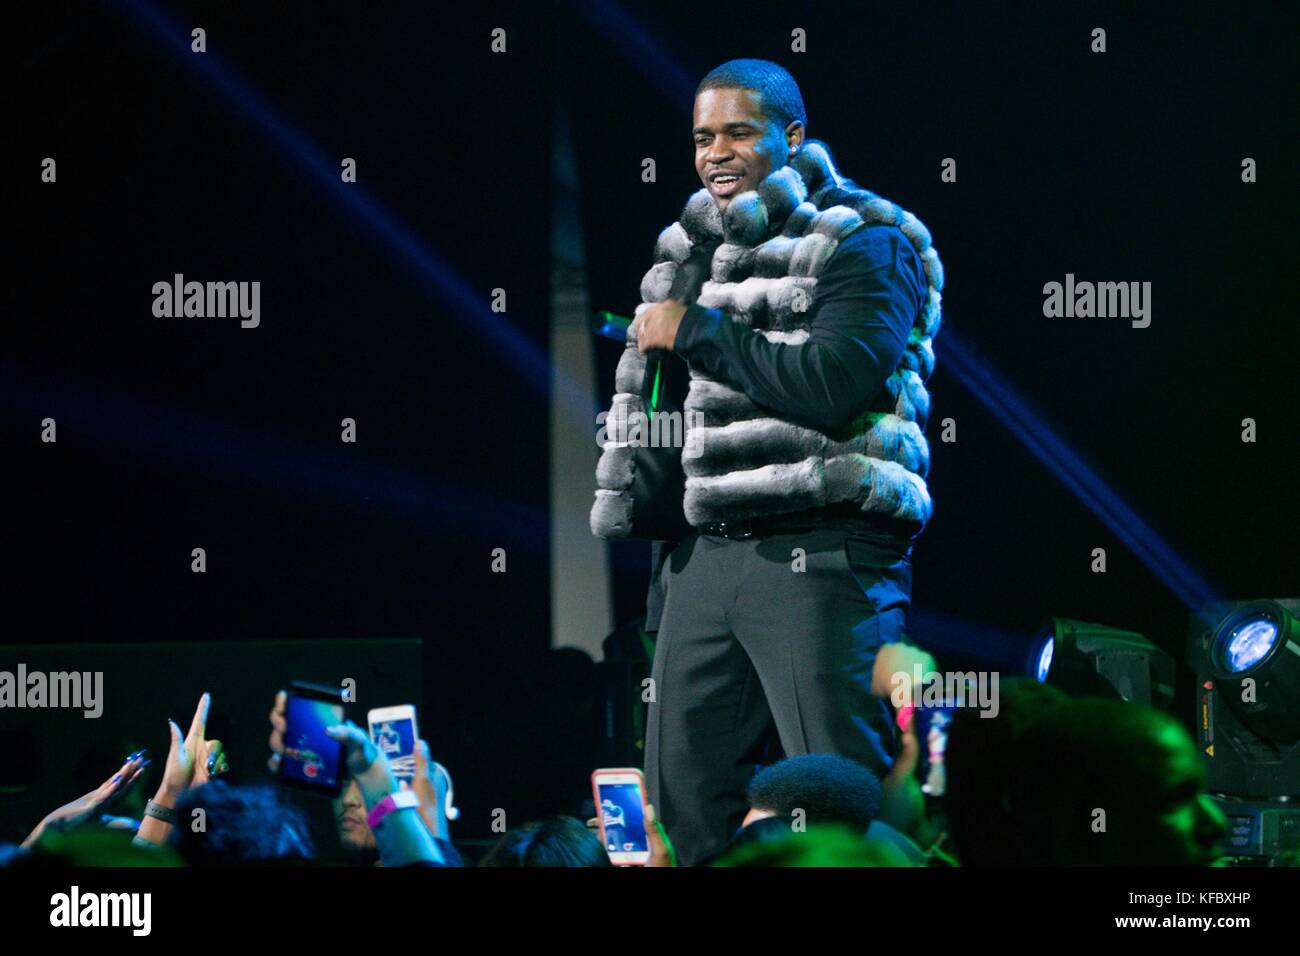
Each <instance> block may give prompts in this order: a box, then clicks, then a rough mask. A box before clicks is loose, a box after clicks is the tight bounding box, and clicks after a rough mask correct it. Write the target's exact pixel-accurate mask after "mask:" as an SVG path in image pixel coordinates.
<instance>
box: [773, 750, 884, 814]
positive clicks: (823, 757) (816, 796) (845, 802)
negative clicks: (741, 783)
mask: <svg viewBox="0 0 1300 956" xmlns="http://www.w3.org/2000/svg"><path fill="white" fill-rule="evenodd" d="M748 797H749V805H750V806H751V807H753V808H754V809H755V810H771V811H773V812H774V813H776V814H777V816H782V817H785V818H786V821H787V822H788V821H789V818H790V815H791V814H792V813H794V811H795V810H802V811H803V812H804V815H805V816H804V820H805V821H806V822H807V823H809V824H813V823H843V824H845V825H847V826H850V827H857V828H859V829H862V830H865V829H866V828H867V827H869V826H870V825H871V822H872V821H873V820H875V819H876V816H877V814H879V813H880V781H879V780H878V779H877V778H876V775H875V774H874V773H872V772H871V771H870V770H868V769H867V768H866V767H864V766H862V764H860V763H857V762H856V761H854V760H850V759H849V758H848V757H842V756H840V755H839V754H804V755H803V756H799V757H789V758H787V759H786V760H782V761H781V762H780V763H774V764H772V766H770V767H765V768H764V769H762V770H760V771H759V772H758V773H756V774H755V775H754V778H753V779H752V780H750V782H749V790H748Z"/></svg>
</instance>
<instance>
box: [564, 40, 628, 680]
mask: <svg viewBox="0 0 1300 956" xmlns="http://www.w3.org/2000/svg"><path fill="white" fill-rule="evenodd" d="M561 74H562V70H561V69H559V64H557V69H556V71H555V73H554V74H553V75H554V76H555V77H556V79H555V92H554V98H553V102H554V105H555V114H554V115H555V129H554V130H553V139H552V144H553V145H552V152H551V195H552V203H551V340H550V351H551V363H552V367H553V369H554V373H555V376H557V377H558V376H568V378H569V379H570V380H571V381H572V382H573V384H574V385H575V386H576V387H577V388H578V389H579V390H582V391H583V392H584V393H585V394H588V395H591V396H593V400H592V406H593V411H592V415H591V417H590V419H589V420H587V421H581V420H578V421H575V416H574V414H573V409H572V406H571V405H567V404H564V401H563V398H562V396H560V395H559V394H558V393H557V392H556V390H555V389H554V387H552V390H551V400H550V416H551V423H550V424H551V431H550V434H551V476H550V481H551V494H550V509H549V511H550V519H551V647H553V648H559V647H576V648H579V649H581V650H584V651H586V652H587V653H589V654H590V655H591V656H592V658H593V659H595V660H596V661H599V660H601V656H602V655H601V643H602V642H603V641H604V639H605V636H606V635H607V634H609V632H610V631H612V630H613V629H614V602H613V594H612V589H611V583H610V575H609V553H608V546H607V545H606V544H605V542H604V541H602V540H601V539H600V538H597V537H596V536H595V535H593V534H592V533H591V525H590V520H589V515H590V513H591V505H592V501H593V500H594V495H595V489H596V459H597V458H598V457H599V454H600V449H599V448H598V447H597V445H596V416H595V410H594V409H595V404H596V398H595V396H597V395H598V393H599V383H597V381H596V354H595V347H594V344H593V338H594V336H593V334H592V329H591V305H590V303H589V302H588V300H587V261H586V252H585V249H584V246H583V241H582V213H581V208H582V207H581V205H580V201H581V196H580V194H579V189H578V168H577V158H576V155H575V152H574V145H573V127H572V125H571V120H570V115H569V98H568V92H567V90H566V88H565V87H564V83H563V80H562V79H561V78H560V77H561Z"/></svg>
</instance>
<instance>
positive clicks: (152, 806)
mask: <svg viewBox="0 0 1300 956" xmlns="http://www.w3.org/2000/svg"><path fill="white" fill-rule="evenodd" d="M144 815H145V816H146V817H153V818H154V819H156V820H161V821H162V822H163V823H173V824H174V823H175V822H176V811H175V810H173V809H172V808H171V807H164V806H163V805H162V804H161V803H154V802H153V801H152V800H150V801H149V802H148V803H146V804H145V805H144Z"/></svg>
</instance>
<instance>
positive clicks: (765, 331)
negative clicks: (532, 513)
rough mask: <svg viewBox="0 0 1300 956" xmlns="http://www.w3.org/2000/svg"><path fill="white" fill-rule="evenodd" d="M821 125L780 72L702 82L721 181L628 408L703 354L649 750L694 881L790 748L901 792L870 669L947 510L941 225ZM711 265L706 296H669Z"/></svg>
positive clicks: (682, 233)
mask: <svg viewBox="0 0 1300 956" xmlns="http://www.w3.org/2000/svg"><path fill="white" fill-rule="evenodd" d="M806 125H807V117H806V116H805V113H804V105H803V99H802V96H801V94H800V92H799V88H798V86H797V84H796V83H795V81H794V79H793V77H791V76H790V74H789V73H788V72H786V71H785V70H784V69H783V68H782V67H780V66H777V65H776V64H774V63H769V62H766V61H763V60H733V61H731V62H729V63H725V64H723V65H722V66H720V67H718V68H717V69H715V70H713V71H712V72H711V73H709V74H708V76H706V77H705V78H704V80H703V81H702V82H701V83H700V86H699V88H698V90H697V91H696V97H695V108H694V118H693V124H692V126H693V135H694V141H695V167H696V170H697V172H698V173H699V176H700V179H701V181H702V182H703V183H704V188H703V189H700V190H699V191H698V192H696V193H695V194H694V195H693V196H692V197H691V198H690V200H689V201H688V202H687V204H686V207H685V209H684V210H683V211H682V215H681V218H680V221H678V222H676V223H674V224H673V225H671V226H669V227H668V228H667V229H665V230H664V231H663V232H662V233H661V234H660V236H659V241H658V243H657V245H656V248H655V263H656V264H655V265H654V266H653V268H651V270H650V271H649V272H648V273H647V274H646V277H645V279H644V280H643V282H642V285H641V292H642V298H643V300H644V301H643V302H642V304H641V305H640V306H638V308H637V310H636V318H635V320H634V322H633V323H632V326H631V328H630V329H629V332H628V348H627V350H626V351H625V353H624V355H623V357H622V360H621V361H620V364H619V369H618V373H617V382H616V389H617V394H616V395H615V397H614V406H615V407H614V409H613V410H612V412H611V415H610V419H611V420H614V419H615V415H614V414H613V412H614V411H619V408H618V406H620V405H622V406H625V408H624V409H622V410H623V411H627V412H633V413H635V412H640V411H641V410H642V401H641V394H642V386H643V383H644V378H645V369H646V354H645V353H646V352H648V351H649V350H654V349H661V350H667V351H668V352H671V353H673V355H675V356H676V357H677V358H674V357H673V355H667V356H666V358H665V361H668V362H675V361H677V360H678V359H682V360H685V362H686V363H687V365H688V366H689V370H690V387H689V394H688V395H687V397H686V400H685V406H684V407H685V410H686V413H687V414H686V418H687V426H686V427H687V429H688V436H689V437H688V438H687V439H686V442H685V444H686V445H687V446H688V447H691V448H694V449H696V450H697V452H698V454H692V455H690V456H686V455H684V456H683V457H682V466H683V468H684V470H685V475H686V482H685V496H684V501H683V507H684V511H685V516H686V519H687V521H688V522H689V524H690V525H691V527H692V529H693V530H692V532H691V533H690V534H688V535H686V536H685V537H684V538H683V539H682V540H680V541H677V542H665V543H662V544H661V545H660V546H658V547H657V548H656V560H655V562H654V567H653V572H654V576H655V577H654V581H653V582H652V592H653V591H654V590H655V589H656V588H658V589H661V590H662V594H663V606H662V610H661V611H660V609H659V608H658V607H656V606H655V604H656V602H655V601H653V600H652V602H651V608H650V613H649V615H648V618H647V622H646V628H647V630H654V629H655V627H656V624H657V626H658V638H657V643H656V648H655V659H654V666H653V671H652V676H653V678H654V698H653V701H652V702H651V704H650V711H649V716H648V723H647V739H646V756H645V769H646V776H647V784H648V788H649V797H650V802H651V803H653V804H654V805H655V807H656V808H657V810H658V815H659V817H660V819H662V820H663V821H664V822H665V824H666V825H667V827H668V831H669V834H670V836H671V837H672V840H673V843H674V844H675V846H676V848H677V851H678V854H679V858H680V859H681V861H682V862H683V863H685V864H693V863H699V862H701V861H703V860H706V859H707V858H708V857H709V856H711V855H712V854H713V853H715V852H716V851H717V850H718V849H719V848H720V847H721V846H722V845H723V844H725V843H726V841H727V840H728V839H729V838H730V836H731V834H732V832H733V831H734V830H735V828H736V827H737V826H739V824H740V822H741V820H742V819H743V817H744V815H745V812H746V809H747V807H746V803H745V785H746V783H747V781H748V780H749V778H750V777H751V776H752V774H753V772H754V768H755V764H756V763H757V762H759V761H761V760H763V759H765V753H764V745H765V744H766V743H767V742H768V741H769V740H770V739H771V737H772V735H773V732H775V735H776V737H777V738H778V739H779V742H780V745H781V749H782V751H784V753H785V754H786V755H787V756H795V755H798V754H805V753H818V752H829V753H839V754H844V755H846V756H849V757H852V758H854V759H856V760H858V761H860V762H862V763H864V764H865V765H867V766H868V767H871V768H873V769H875V770H876V771H877V772H878V773H881V774H882V775H883V773H884V772H885V771H886V770H887V769H888V767H889V765H890V761H891V755H892V753H893V749H894V732H893V725H892V722H891V720H890V714H889V709H888V704H887V703H886V702H885V701H883V700H881V699H880V698H879V697H877V696H873V695H872V692H871V681H872V668H873V663H874V661H875V658H876V652H877V650H878V649H879V648H880V647H881V646H882V645H884V644H887V643H891V642H894V641H897V640H899V639H900V637H901V628H902V625H903V619H904V615H905V613H906V610H907V608H908V606H909V604H910V598H911V561H910V554H911V542H912V539H913V538H915V537H916V535H917V534H919V533H920V531H921V529H922V528H923V527H924V525H925V523H926V521H927V520H928V519H929V517H930V512H931V503H930V496H929V493H928V491H927V489H926V484H925V475H926V473H927V471H928V468H929V447H928V445H927V443H926V440H925V437H924V435H923V434H922V429H923V428H924V427H925V421H926V418H927V416H928V414H929V404H930V400H929V395H928V393H927V392H926V389H925V385H924V382H925V380H926V379H927V378H928V377H929V375H930V372H931V371H932V369H933V367H934V353H933V351H932V349H931V344H930V343H931V338H932V336H933V335H934V334H935V332H936V331H937V330H938V326H939V293H940V290H941V289H942V287H943V270H942V266H941V265H940V262H939V258H938V255H937V254H936V253H935V250H934V247H933V246H932V245H931V244H930V235H929V232H928V230H927V229H926V228H925V226H923V225H922V224H921V222H920V221H919V220H917V219H916V217H915V216H913V215H912V214H911V213H909V212H906V211H904V210H903V209H901V208H900V207H898V206H896V205H895V204H893V203H891V202H890V201H888V200H887V199H884V198H881V197H879V196H877V195H876V194H875V193H872V192H870V191H868V190H865V189H862V188H860V187H859V186H857V185H856V184H855V183H854V182H853V181H852V180H850V179H847V178H845V177H844V176H842V175H841V174H840V173H839V171H838V170H837V169H836V167H835V165H834V163H833V160H832V159H831V155H830V151H829V149H828V148H827V147H826V146H825V144H823V143H820V142H818V141H817V140H808V139H806V138H805V129H806ZM702 253H703V254H705V255H707V256H708V259H707V261H708V262H709V263H710V268H711V276H709V277H708V281H705V282H704V283H703V285H702V287H701V288H700V289H699V290H698V298H696V300H695V302H694V303H693V304H691V305H689V306H687V305H686V304H685V303H683V302H682V301H679V300H677V299H675V298H670V295H680V294H681V293H680V291H679V290H680V288H681V283H680V282H678V283H674V280H675V279H679V278H680V276H679V275H678V270H679V269H682V268H684V267H685V265H684V264H686V263H687V262H688V260H692V261H697V260H698V259H699V256H700V255H701V254H702ZM693 257H694V258H693ZM692 294H693V293H692ZM690 297H691V296H683V298H690ZM625 438H626V436H620V435H618V434H615V433H611V440H610V441H608V442H607V443H606V444H605V446H604V451H603V452H602V455H601V460H600V464H599V466H598V470H597V481H598V484H599V490H598V491H597V492H596V502H595V506H594V507H593V509H592V515H591V524H592V530H593V531H594V532H595V533H596V534H597V535H600V536H602V537H607V538H617V537H623V536H626V535H627V534H629V533H630V531H631V529H632V524H633V520H634V511H633V505H634V499H633V490H634V469H635V466H636V459H635V455H634V452H633V449H632V448H631V447H629V446H630V445H631V444H633V443H632V442H628V441H626V440H623V439H625ZM652 596H653V595H652ZM656 612H658V613H656ZM655 617H658V620H657V621H656V620H654V618H655ZM766 757H767V759H771V757H772V755H771V754H767V755H766Z"/></svg>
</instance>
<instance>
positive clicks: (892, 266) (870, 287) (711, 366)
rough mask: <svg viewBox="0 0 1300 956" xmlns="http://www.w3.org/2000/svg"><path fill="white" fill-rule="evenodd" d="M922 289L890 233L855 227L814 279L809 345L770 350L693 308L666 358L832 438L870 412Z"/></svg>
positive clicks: (904, 245)
mask: <svg viewBox="0 0 1300 956" xmlns="http://www.w3.org/2000/svg"><path fill="white" fill-rule="evenodd" d="M926 291H927V282H926V278H925V270H924V269H923V268H922V266H921V259H920V256H919V255H917V252H916V250H915V249H914V248H913V246H912V243H911V242H910V241H909V240H908V238H907V237H906V236H904V235H903V233H902V232H901V231H900V230H899V229H898V227H896V226H886V225H883V224H871V225H867V226H863V227H862V228H860V229H858V230H857V231H856V232H854V233H853V234H851V235H850V236H849V237H848V238H846V239H844V240H843V241H841V242H840V244H839V246H838V247H836V250H835V253H834V254H833V255H832V256H831V258H830V261H829V262H827V264H826V268H825V269H824V270H823V271H822V274H821V276H820V277H819V278H818V280H817V288H816V291H815V293H814V295H813V301H812V304H811V307H810V310H809V311H810V313H811V317H810V323H811V325H810V327H809V338H808V341H807V342H806V343H804V344H802V345H784V344H779V343H774V342H769V341H768V340H767V339H766V338H764V337H763V336H762V335H761V334H759V333H757V332H754V331H753V330H752V329H750V328H749V327H748V326H746V325H743V324H742V323H739V322H735V321H733V320H732V318H731V316H729V315H728V314H727V313H725V312H723V311H721V310H719V309H707V308H704V307H702V306H699V305H692V306H691V307H690V308H688V309H687V310H686V314H685V315H684V316H683V317H682V322H681V326H680V327H679V328H678V330H677V336H676V339H675V340H674V342H673V351H674V352H676V353H677V354H678V355H680V356H681V357H682V358H684V359H685V360H686V361H687V363H688V364H690V365H691V366H692V367H694V368H697V369H699V370H700V371H702V372H704V373H705V374H706V375H709V376H710V377H712V378H715V379H717V380H718V381H720V382H722V383H724V384H726V385H729V386H730V387H732V388H734V389H737V390H739V391H741V392H744V393H745V394H746V395H747V396H749V398H750V400H752V401H753V402H755V403H756V404H758V405H760V406H762V407H764V408H766V409H768V410H770V411H772V412H774V413H776V414H778V415H781V416H782V417H784V418H788V419H790V420H791V421H795V422H799V423H800V424H804V425H808V426H811V427H813V428H816V429H818V430H820V431H824V432H831V433H834V432H838V431H840V430H842V429H844V428H846V427H847V426H848V425H850V424H852V423H853V421H854V420H855V419H856V418H857V417H858V416H859V415H861V414H862V413H863V412H864V411H866V410H867V408H868V407H870V404H871V400H872V399H873V398H874V397H875V395H876V393H877V392H878V391H879V390H880V389H881V387H882V386H883V385H884V383H885V379H887V378H888V377H889V376H890V374H892V373H893V371H894V369H895V368H897V367H898V362H899V359H900V358H901V357H902V354H903V350H904V349H905V348H906V347H907V337H908V334H909V332H910V331H911V328H912V323H913V322H914V321H915V319H916V317H917V315H918V314H919V313H920V310H921V307H922V305H923V303H924V301H925V296H926Z"/></svg>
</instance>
